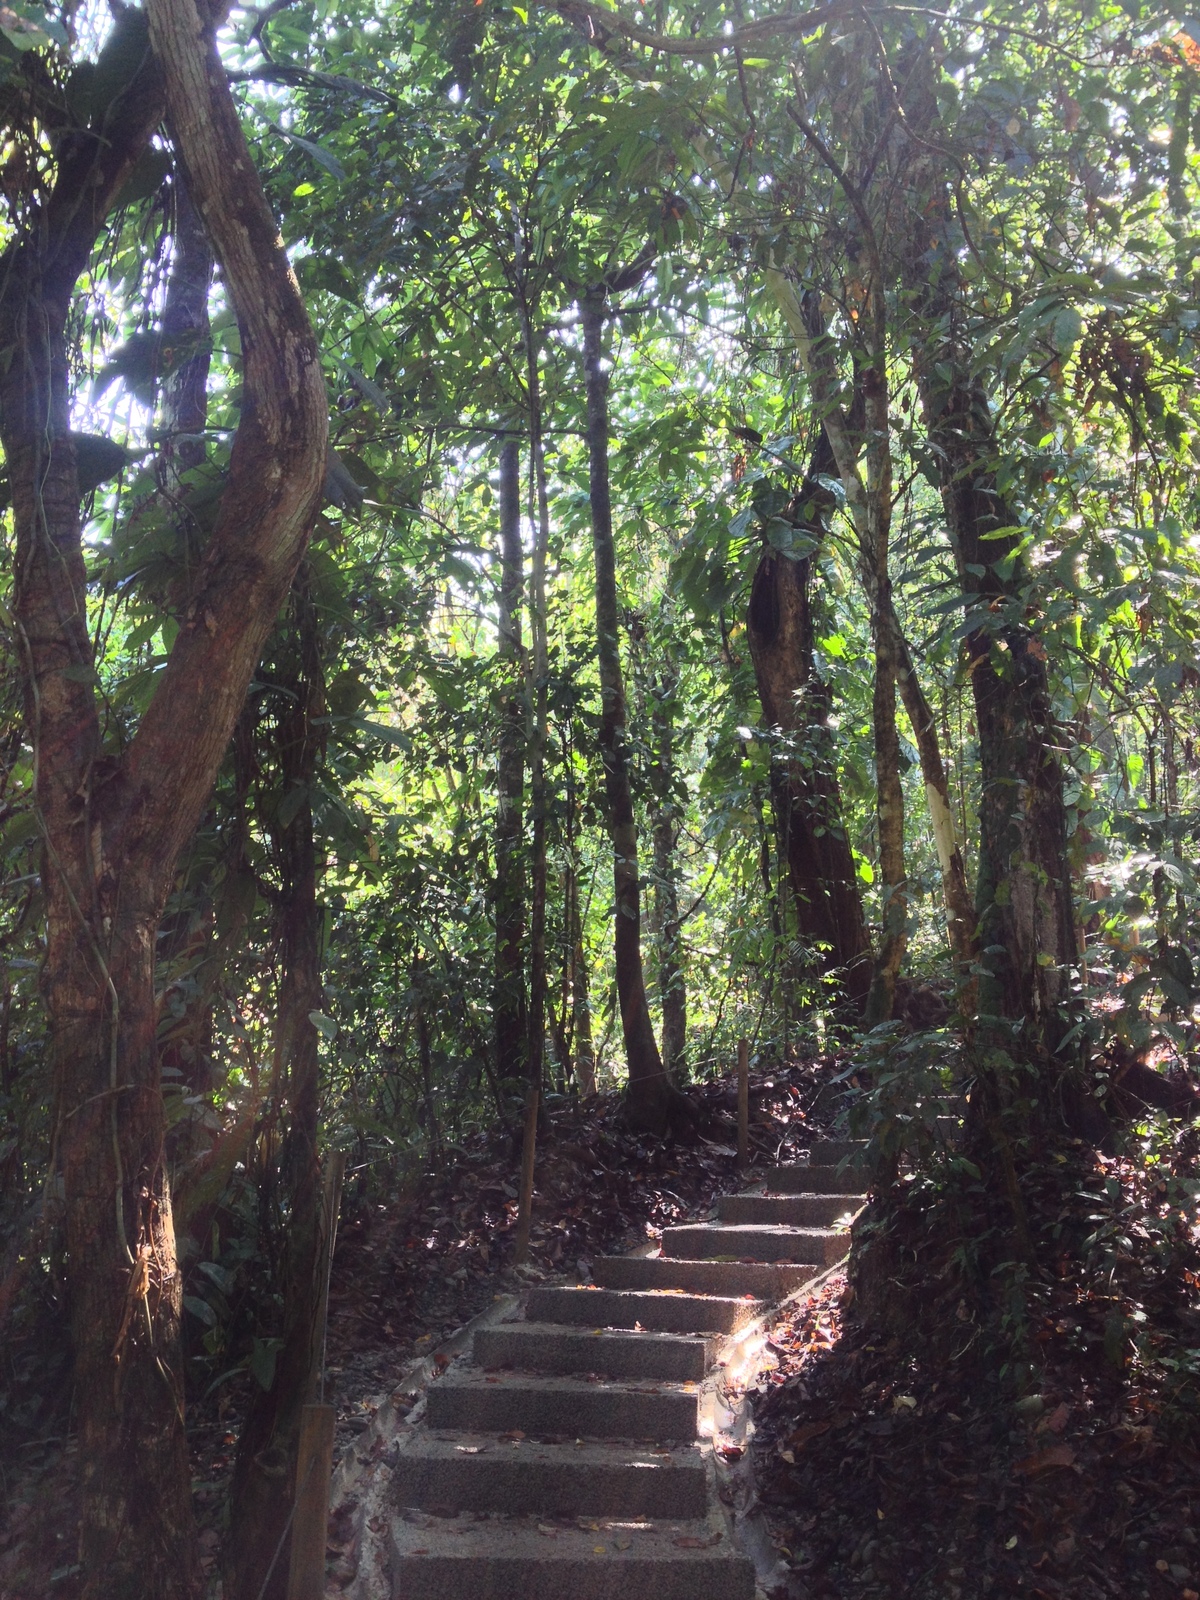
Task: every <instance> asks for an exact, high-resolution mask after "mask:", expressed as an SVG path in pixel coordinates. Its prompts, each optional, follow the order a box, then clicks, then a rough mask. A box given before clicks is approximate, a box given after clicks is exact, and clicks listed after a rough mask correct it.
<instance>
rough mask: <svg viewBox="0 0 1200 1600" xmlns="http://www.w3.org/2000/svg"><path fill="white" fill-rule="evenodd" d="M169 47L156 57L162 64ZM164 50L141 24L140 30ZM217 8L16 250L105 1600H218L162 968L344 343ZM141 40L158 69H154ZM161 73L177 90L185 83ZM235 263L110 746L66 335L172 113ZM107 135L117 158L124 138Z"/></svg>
mask: <svg viewBox="0 0 1200 1600" xmlns="http://www.w3.org/2000/svg"><path fill="white" fill-rule="evenodd" d="M147 23H148V26H149V34H150V38H151V40H152V41H153V44H154V50H155V58H157V65H156V61H155V58H152V57H151V55H150V51H149V48H148V46H147V45H146V35H145V29H146V27H147ZM138 30H141V31H140V32H139V31H138ZM201 33H202V30H201V24H200V20H199V18H198V17H197V14H196V11H195V7H194V5H193V4H192V3H191V0H150V3H149V5H148V7H147V11H146V12H145V13H142V12H140V11H137V10H134V9H133V8H130V9H128V10H126V11H124V12H122V13H121V16H120V17H119V19H118V20H117V22H116V23H115V24H114V29H113V33H112V34H111V35H110V38H109V41H108V43H107V44H106V46H105V51H104V52H103V53H102V63H101V66H100V69H99V71H98V77H102V75H103V73H104V70H105V64H106V63H107V64H108V65H109V67H110V71H111V70H112V69H115V68H116V67H117V65H118V64H119V62H120V61H121V60H125V61H133V62H136V63H137V64H136V66H135V67H133V68H131V69H129V71H128V73H127V75H126V77H125V83H124V87H123V88H122V89H121V91H120V92H119V93H118V94H116V96H115V98H114V100H113V101H112V102H111V103H110V105H109V106H108V107H106V108H105V111H104V113H103V116H102V125H101V126H99V127H98V128H97V129H93V130H91V131H89V132H88V133H87V134H81V135H78V136H68V137H66V138H65V139H64V141H63V142H62V144H60V146H59V148H58V151H57V174H56V178H55V182H54V186H53V189H52V190H51V192H50V194H49V195H48V196H47V197H46V199H45V200H44V201H43V202H42V203H41V205H40V206H38V207H37V208H35V209H34V212H33V214H32V216H31V218H30V221H29V224H28V225H27V226H26V227H24V228H22V229H21V231H20V232H19V233H18V234H17V236H16V237H15V238H14V240H13V241H12V242H11V243H10V245H9V246H8V248H7V250H6V251H5V254H4V259H3V262H2V264H0V265H2V270H0V285H2V287H0V345H2V346H3V347H6V348H9V349H11V350H12V351H13V352H14V359H13V360H12V361H11V362H10V363H9V364H8V366H7V368H6V370H5V371H4V373H3V374H2V375H0V434H2V438H3V445H4V451H5V455H6V458H7V464H8V473H9V481H10V484H11V488H12V498H13V510H14V517H15V526H16V569H15V595H14V611H15V622H16V631H17V634H18V638H19V642H20V650H21V654H22V667H23V672H24V679H25V705H26V716H27V721H28V730H29V738H30V740H31V742H32V744H33V747H34V751H35V760H36V770H37V790H36V803H37V808H38V815H39V821H40V825H41V829H42V837H43V841H44V867H43V871H44V884H45V904H46V921H47V953H46V961H45V967H44V973H43V992H44V995H45V1001H46V1011H47V1023H48V1030H49V1039H50V1046H49V1056H50V1062H51V1066H52V1070H53V1075H54V1085H55V1116H56V1122H57V1129H58V1152H59V1160H60V1162H61V1168H62V1178H63V1199H64V1212H65V1224H66V1237H67V1250H68V1260H69V1268H68V1271H69V1288H70V1300H71V1325H72V1332H73V1337H74V1345H75V1379H76V1394H77V1395H78V1418H79V1431H80V1455H81V1466H82V1518H81V1534H80V1546H79V1559H80V1563H81V1566H82V1569H83V1576H82V1592H83V1594H84V1596H86V1597H87V1600H93V1597H96V1600H98V1597H100V1596H104V1597H105V1600H176V1597H179V1600H182V1597H188V1600H190V1597H192V1596H193V1595H194V1594H195V1593H196V1592H197V1590H198V1587H199V1583H200V1572H199V1566H198V1560H197V1552H196V1548H195V1540H194V1537H193V1532H194V1530H193V1523H192V1515H191V1506H190V1496H189V1469H188V1459H187V1449H186V1440H185V1437H184V1429H183V1403H182V1367H181V1357H180V1342H179V1317H180V1277H179V1271H178V1267H177V1263H176V1259H175V1239H174V1230H173V1226H172V1217H171V1199H170V1192H169V1186H168V1183H167V1179H166V1173H165V1168H164V1161H163V1142H164V1135H165V1126H164V1116H163V1103H162V1096H161V1092H160V1084H159V1071H158V1051H157V1042H156V1037H155V1024H156V1009H155V997H154V952H155V940H156V933H157V928H158V922H159V919H160V917H161V914H162V908H163V904H164V902H165V900H166V896H167V894H168V892H169V890H170V887H171V883H172V879H173V875H174V870H175V864H176V862H177V860H178V857H179V853H180V851H181V849H182V848H183V846H184V845H185V844H186V843H187V841H188V839H189V838H190V836H191V834H192V832H193V831H194V829H195V827H196V824H197V822H198V820H199V818H200V815H201V813H202V811H203V807H204V805H205V803H206V800H207V797H208V794H209V792H210V790H211V786H212V783H213V779H214V777H215V775H216V771H217V768H218V765H219V762H220V760H221V756H222V753H223V751H224V749H225V746H226V744H227V743H228V740H229V735H230V732H231V731H232V728H233V724H234V721H235V719H236V717H237V714H238V711H239V708H240V706H241V702H242V700H243V698H244V696H245V692H246V686H247V684H248V682H249V679H250V673H251V670H252V668H253V664H254V661H255V660H256V659H257V656H258V653H259V650H260V649H261V647H262V642H263V640H264V638H265V637H266V633H267V631H268V629H269V628H270V626H271V624H272V622H273V620H274V617H275V614H276V612H277V611H278V608H279V605H280V602H281V600H282V598H283V596H284V595H285V594H286V592H287V587H288V584H289V583H290V581H291V576H292V573H293V571H294V569H295V565H296V562H297V560H298V559H299V556H300V553H301V551H302V549H303V544H304V540H305V538H306V537H307V534H308V530H309V528H310V526H311V523H312V518H313V516H314V515H315V512H316V509H317V505H318V499H319V495H320V489H321V479H322V469H323V464H324V454H325V430H326V407H325V397H324V387H323V384H322V382H321V375H320V367H319V363H318V360H317V350H316V343H315V340H314V339H313V336H312V332H311V329H310V328H309V325H308V322H307V318H306V317H305V315H304V310H303V306H302V304H301V301H300V297H299V293H298V290H297V288H296V284H295V280H294V279H293V278H292V277H291V274H290V272H289V270H288V266H287V261H286V257H285V256H284V253H283V250H282V248H281V246H280V243H279V240H278V235H277V230H276V227H275V222H274V219H273V217H272V215H271V212H270V209H269V207H268V206H267V204H266V201H265V198H264V197H263V194H262V190H261V187H260V185H259V184H258V181H257V177H256V175H255V173H254V169H253V165H252V163H251V160H250V156H249V152H248V151H247V149H246V145H245V140H244V138H243V136H242V132H241V127H240V124H239V122H238V119H237V114H236V111H235V110H234V107H233V103H232V100H231V98H230V95H229V89H228V85H227V82H226V79H225V75H224V71H223V68H222V67H221V65H220V62H219V61H218V59H217V55H216V50H215V47H214V44H213V39H212V34H211V29H210V30H209V31H208V35H207V37H206V38H205V39H204V40H203V42H201ZM139 40H140V41H141V46H142V48H141V49H140V51H139V50H137V49H136V48H134V49H133V51H132V53H130V45H131V42H132V44H133V45H134V46H136V45H137V43H138V41H139ZM160 70H161V76H160ZM164 81H165V86H166V104H167V108H168V110H169V113H170V116H171V120H172V124H173V128H174V134H175V138H176V142H177V148H178V150H179V152H180V154H181V156H182V158H183V159H184V161H185V163H186V165H187V168H188V176H189V180H190V184H191V189H192V193H193V196H194V197H195V199H196V201H197V203H198V205H199V207H200V209H201V212H202V214H203V215H204V217H205V221H206V226H207V228H208V231H209V234H210V237H211V238H212V239H213V241H214V245H215V247H216V251H217V254H218V256H219V257H220V258H221V260H222V262H223V266H224V269H225V281H226V284H227V286H228V289H229V293H230V297H231V299H232V301H233V303H234V306H235V308H236V311H237V313H238V317H239V322H240V325H241V329H242V347H243V351H244V353H245V370H244V385H243V396H244V398H243V412H242V420H241V423H240V425H239V429H238V434H237V437H236V440H235V444H234V451H233V459H232V464H231V471H230V480H229V485H228V488H227V490H226V493H225V498H224V501H223V503H222V507H221V512H220V515H219V517H218V521H217V525H216V528H215V530H214V532H213V535H212V537H211V539H210V541H209V545H208V549H207V550H206V552H205V555H204V560H203V564H202V566H201V569H200V571H199V573H198V577H197V582H196V584H195V587H194V591H193V596H192V600H191V604H190V606H189V610H188V614H187V616H186V618H185V620H184V623H183V626H182V627H181V628H180V631H179V634H178V636H177V639H176V642H175V646H174V649H173V650H172V653H171V658H170V660H169V662H168V664H167V666H166V668H165V670H164V672H163V674H162V677H161V679H160V682H159V686H158V689H157V691H156V693H155V696H154V699H153V701H152V702H151V704H150V706H149V708H148V709H147V712H146V714H145V716H144V717H143V719H142V723H141V725H140V726H139V728H138V730H137V732H136V734H135V735H134V738H133V740H132V742H131V743H130V744H129V745H128V747H127V748H126V749H125V751H124V753H123V754H121V755H120V756H119V757H118V756H116V755H114V754H110V753H109V752H107V751H106V750H105V749H104V748H103V747H102V743H101V730H100V720H99V716H98V708H97V701H96V696H95V689H94V682H95V679H94V674H93V663H92V651H91V640H90V637H89V632H88V626H87V587H86V584H87V580H86V573H85V568H84V561H83V553H82V542H81V528H80V516H79V506H80V496H79V488H78V477H77V473H76V466H75V455H74V448H73V445H72V442H71V433H70V395H69V371H68V361H67V354H66V338H65V330H66V325H67V319H68V315H69V313H70V309H71V304H72V297H73V292H74V288H75V284H76V282H77V281H78V278H79V276H80V275H81V273H82V272H83V271H84V270H85V269H86V267H87V265H88V261H89V258H90V255H91V251H92V248H93V246H94V244H95V241H96V239H97V237H98V234H99V232H100V229H101V227H102V226H103V223H104V218H105V216H106V214H107V213H108V211H109V209H110V208H111V206H112V204H113V203H114V201H115V199H116V198H117V197H118V195H119V193H120V190H121V188H122V187H123V185H124V183H125V182H126V180H127V179H128V176H129V174H130V172H131V171H132V168H133V166H134V164H135V163H136V161H137V159H138V157H139V156H140V154H141V153H142V151H143V150H144V149H145V147H146V143H147V141H148V139H149V136H150V134H151V133H152V131H153V130H154V128H155V127H156V126H157V125H158V124H159V122H160V121H161V118H162V114H163V105H164V100H163V84H164ZM98 133H99V134H100V135H102V136H100V137H97V134H98Z"/></svg>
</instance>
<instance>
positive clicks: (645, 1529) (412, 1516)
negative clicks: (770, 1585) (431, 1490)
mask: <svg viewBox="0 0 1200 1600" xmlns="http://www.w3.org/2000/svg"><path fill="white" fill-rule="evenodd" d="M581 1524H582V1525H581ZM392 1526H393V1541H394V1549H395V1552H396V1554H397V1555H399V1556H400V1557H401V1558H404V1557H409V1558H415V1557H418V1556H421V1555H456V1556H462V1557H464V1558H475V1559H478V1558H479V1557H480V1556H484V1557H490V1558H491V1559H493V1560H495V1559H504V1560H512V1559H516V1560H525V1561H530V1560H533V1561H537V1562H539V1563H541V1562H544V1561H547V1560H554V1559H556V1558H563V1557H565V1558H568V1559H571V1560H593V1559H594V1560H599V1559H600V1558H601V1557H603V1558H604V1559H606V1560H609V1561H612V1560H620V1559H621V1558H625V1559H627V1560H631V1561H632V1560H636V1559H638V1558H639V1557H641V1558H645V1557H646V1556H647V1555H658V1556H659V1557H661V1558H662V1559H663V1560H669V1561H671V1562H672V1563H674V1562H676V1561H692V1562H703V1561H706V1560H707V1561H712V1560H714V1559H716V1560H729V1561H741V1562H748V1561H749V1557H748V1556H744V1555H743V1554H742V1553H741V1551H740V1550H738V1549H737V1548H736V1546H735V1545H734V1544H733V1543H732V1542H731V1541H730V1539H729V1537H728V1536H727V1535H726V1534H724V1533H723V1532H721V1530H719V1529H715V1528H713V1527H711V1526H710V1524H709V1523H708V1522H700V1521H696V1520H691V1519H682V1520H680V1521H677V1522H664V1521H645V1522H641V1521H635V1520H634V1519H632V1518H629V1519H620V1520H618V1519H616V1518H607V1517H604V1518H600V1517H597V1518H584V1517H581V1518H578V1519H571V1520H568V1519H567V1518H560V1519H554V1518H551V1519H545V1518H539V1517H538V1516H536V1515H534V1514H530V1515H527V1516H513V1515H511V1514H507V1513H504V1512H495V1513H493V1512H484V1513H475V1512H469V1511H468V1512H460V1513H458V1514H457V1515H456V1516H452V1517H439V1516H436V1515H434V1514H433V1513H430V1512H421V1511H406V1512H404V1513H402V1514H401V1515H399V1516H397V1517H396V1518H395V1519H394V1520H393V1525H392ZM542 1529H547V1530H548V1532H547V1533H543V1532H542ZM685 1540H686V1541H690V1542H688V1543H685V1542H684V1541H685ZM597 1545H603V1546H604V1548H603V1549H600V1550H597V1549H596V1546H597ZM622 1546H625V1547H626V1548H622ZM439 1547H440V1548H439Z"/></svg>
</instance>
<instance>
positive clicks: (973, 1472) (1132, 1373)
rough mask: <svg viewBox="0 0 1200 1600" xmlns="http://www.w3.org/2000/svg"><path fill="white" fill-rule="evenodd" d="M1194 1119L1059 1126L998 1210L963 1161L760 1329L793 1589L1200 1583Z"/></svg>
mask: <svg viewBox="0 0 1200 1600" xmlns="http://www.w3.org/2000/svg"><path fill="white" fill-rule="evenodd" d="M1195 1144H1196V1141H1195V1135H1194V1133H1193V1132H1191V1131H1189V1132H1185V1133H1182V1134H1171V1133H1168V1132H1165V1131H1163V1130H1151V1129H1147V1130H1144V1133H1143V1136H1142V1137H1141V1138H1135V1139H1133V1140H1131V1141H1130V1144H1129V1146H1128V1148H1127V1151H1126V1153H1125V1154H1124V1155H1123V1156H1121V1157H1119V1158H1117V1157H1095V1156H1093V1155H1092V1154H1091V1153H1090V1152H1088V1151H1085V1150H1084V1149H1083V1147H1081V1146H1078V1145H1076V1146H1064V1148H1063V1149H1062V1150H1060V1151H1058V1152H1057V1156H1058V1159H1057V1160H1053V1161H1050V1162H1048V1163H1046V1164H1044V1165H1041V1166H1040V1167H1039V1168H1038V1169H1037V1178H1036V1181H1033V1182H1030V1183H1029V1184H1027V1185H1026V1186H1025V1187H1024V1189H1023V1199H1024V1213H1025V1218H1026V1220H1027V1222H1028V1225H1029V1229H1030V1242H1031V1244H1032V1247H1033V1250H1032V1258H1031V1259H1030V1258H1025V1259H1020V1260H1014V1259H1013V1254H1014V1253H1013V1251H1012V1250H1011V1248H1008V1249H1006V1248H1005V1245H1006V1244H1007V1243H1009V1241H1011V1235H1012V1224H1013V1219H1012V1214H1011V1206H1010V1205H1009V1203H1008V1201H1007V1200H1006V1199H1005V1198H1003V1197H997V1196H996V1195H995V1194H994V1193H988V1192H987V1191H986V1190H985V1189H984V1188H983V1186H982V1185H980V1184H979V1183H977V1182H976V1181H975V1180H974V1179H973V1178H972V1177H971V1175H970V1173H969V1172H967V1171H966V1170H965V1169H964V1168H963V1167H962V1166H961V1165H958V1166H952V1165H950V1164H949V1163H946V1164H944V1165H943V1166H942V1168H941V1169H940V1172H936V1173H930V1172H927V1173H923V1174H921V1175H918V1176H912V1177H910V1178H908V1179H907V1180H905V1181H902V1182H901V1183H900V1184H899V1185H898V1186H897V1187H896V1188H895V1189H894V1190H893V1191H892V1192H891V1193H890V1194H888V1195H886V1196H885V1197H883V1198H882V1199H876V1200H874V1201H873V1202H872V1205H871V1207H870V1208H869V1209H868V1211H867V1212H866V1213H864V1216H863V1217H862V1218H861V1219H860V1221H859V1223H858V1225H857V1227H856V1241H855V1250H854V1252H853V1254H852V1257H851V1278H850V1282H849V1283H847V1281H846V1279H845V1278H842V1279H839V1280H837V1281H836V1282H834V1283H831V1284H830V1285H829V1286H828V1287H827V1288H826V1289H825V1291H824V1292H823V1294H822V1295H821V1296H820V1297H819V1298H818V1299H816V1300H815V1301H813V1302H810V1303H809V1304H807V1305H804V1306H802V1307H801V1308H800V1309H799V1310H798V1311H797V1312H796V1314H795V1315H794V1316H792V1317H790V1318H789V1319H788V1320H787V1321H786V1322H785V1323H784V1324H783V1325H781V1327H780V1328H779V1329H777V1331H776V1333H775V1335H774V1337H773V1341H772V1343H773V1350H774V1353H775V1355H776V1356H777V1359H778V1365H777V1366H775V1368H774V1370H772V1371H771V1372H769V1373H768V1374H766V1375H765V1376H764V1378H763V1379H762V1380H761V1387H760V1390H759V1392H758V1395H757V1397H756V1406H755V1414H756V1418H757V1421H758V1429H759V1431H758V1434H757V1439H756V1465H757V1472H758V1483H759V1492H760V1495H761V1499H762V1501H763V1503H764V1506H765V1507H766V1508H767V1510H768V1515H769V1519H770V1522H771V1525H772V1528H773V1531H774V1533H775V1535H776V1539H777V1543H778V1546H779V1548H780V1550H781V1553H782V1554H783V1555H784V1557H785V1560H786V1562H787V1565H788V1567H789V1569H790V1570H789V1576H788V1577H787V1579H786V1581H785V1582H783V1583H782V1584H781V1585H780V1588H779V1591H778V1592H779V1595H780V1596H781V1597H783V1596H786V1600H834V1597H837V1600H849V1597H852V1596H862V1597H864V1600H866V1597H876V1596H878V1597H883V1596H885V1595H886V1596H888V1597H901V1596H903V1597H911V1600H926V1597H929V1600H933V1597H939V1600H940V1597H942V1596H945V1597H946V1600H961V1597H974V1596H984V1595H996V1596H1009V1595H1024V1594H1028V1595H1035V1596H1041V1597H1043V1600H1045V1597H1055V1600H1057V1597H1060V1596H1062V1597H1071V1600H1083V1597H1085V1596H1087V1597H1089V1600H1091V1597H1096V1596H1113V1597H1114V1600H1116V1597H1122V1600H1166V1597H1168V1596H1172V1597H1175V1600H1189V1597H1190V1600H1194V1597H1195V1595H1196V1594H1197V1592H1200V1527H1197V1526H1196V1523H1197V1520H1198V1514H1197V1507H1198V1506H1200V1451H1198V1448H1197V1446H1198V1444H1200V1350H1198V1348H1197V1346H1198V1345H1200V1275H1198V1269H1200V1250H1198V1248H1197V1233H1196V1190H1197V1184H1196V1182H1195Z"/></svg>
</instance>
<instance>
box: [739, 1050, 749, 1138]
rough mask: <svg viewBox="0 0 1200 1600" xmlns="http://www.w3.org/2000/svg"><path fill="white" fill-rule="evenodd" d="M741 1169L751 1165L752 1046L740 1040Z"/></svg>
mask: <svg viewBox="0 0 1200 1600" xmlns="http://www.w3.org/2000/svg"><path fill="white" fill-rule="evenodd" d="M737 1159H738V1166H739V1167H748V1166H749V1165H750V1046H749V1044H748V1043H747V1041H746V1040H745V1039H739V1040H738V1143H737Z"/></svg>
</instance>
